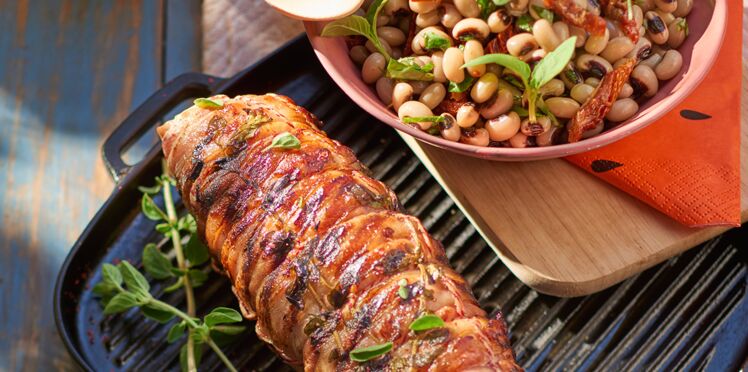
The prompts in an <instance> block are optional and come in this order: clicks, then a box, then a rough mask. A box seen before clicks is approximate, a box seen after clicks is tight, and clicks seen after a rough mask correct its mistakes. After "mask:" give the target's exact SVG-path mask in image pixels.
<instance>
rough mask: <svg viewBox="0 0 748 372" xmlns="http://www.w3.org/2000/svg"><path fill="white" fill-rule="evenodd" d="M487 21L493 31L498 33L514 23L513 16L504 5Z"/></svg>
mask: <svg viewBox="0 0 748 372" xmlns="http://www.w3.org/2000/svg"><path fill="white" fill-rule="evenodd" d="M487 23H488V28H489V29H490V30H491V32H493V33H495V34H498V33H500V32H504V30H506V29H507V28H509V26H511V25H512V16H510V15H509V12H508V11H507V10H506V8H503V7H502V8H499V10H497V11H494V12H493V13H491V14H490V15H489V16H488V20H487Z"/></svg>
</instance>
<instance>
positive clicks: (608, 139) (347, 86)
mask: <svg viewBox="0 0 748 372" xmlns="http://www.w3.org/2000/svg"><path fill="white" fill-rule="evenodd" d="M725 19H727V0H715V1H714V3H713V13H712V17H711V19H710V21H709V23H708V25H707V26H706V28H705V29H704V33H703V34H707V33H713V34H715V35H718V42H717V43H714V44H712V48H711V51H713V52H711V53H707V54H705V57H704V58H703V60H702V63H699V64H698V65H696V66H694V64H691V66H692V67H691V70H690V71H689V73H690V74H691V75H690V76H691V77H689V79H681V80H680V81H679V82H678V84H677V87H678V91H677V92H674V93H670V94H669V95H667V96H666V97H664V98H663V99H662V100H660V101H659V102H656V103H654V104H653V105H651V106H650V107H648V108H646V109H643V110H641V109H640V111H639V112H638V116H636V117H634V118H633V119H630V120H628V121H626V122H623V123H621V124H619V125H617V126H616V127H615V128H613V129H610V130H608V131H605V132H603V133H601V134H599V135H596V136H594V137H591V138H588V139H585V140H582V141H579V142H575V143H566V144H561V145H553V146H547V147H532V148H509V147H479V146H475V145H468V144H464V143H460V142H452V141H448V140H446V139H444V138H442V137H438V136H434V135H430V134H428V133H426V132H423V131H421V130H420V129H417V128H414V127H411V126H408V125H405V124H403V123H401V122H400V121H399V119H398V118H397V116H396V115H395V114H394V113H393V112H391V111H390V110H386V111H385V110H380V109H375V110H366V107H367V106H369V102H367V98H366V93H365V92H362V91H361V89H359V87H358V86H356V85H354V84H353V82H352V81H350V80H349V79H347V78H345V77H344V76H343V74H342V73H341V72H340V71H338V69H337V68H336V67H335V64H334V63H333V61H331V60H330V59H329V58H327V57H326V55H325V52H324V51H325V50H326V49H329V48H331V47H332V45H331V44H332V43H335V42H338V43H340V44H342V43H343V41H342V40H335V39H332V38H324V37H321V36H319V35H318V32H319V31H320V29H321V26H322V25H323V24H324V23H325V22H314V21H306V22H304V27H305V29H306V33H307V37H308V38H309V41H310V42H311V44H312V47H313V49H314V52H315V54H316V55H317V58H318V59H319V61H320V63H321V64H322V66H323V67H324V68H325V70H326V71H327V73H328V74H329V75H330V76H331V77H332V79H333V81H335V83H336V84H337V85H338V86H339V87H340V88H341V89H342V90H343V92H345V93H346V95H348V96H349V97H350V98H351V99H352V100H353V101H354V102H355V103H356V104H358V105H359V106H361V107H362V108H364V109H365V110H366V111H368V112H369V114H371V115H373V116H374V117H376V118H377V119H379V120H380V121H382V122H383V123H385V124H387V125H389V126H391V127H393V128H395V129H397V130H398V131H400V132H404V133H406V134H408V135H410V136H412V137H415V138H416V139H418V140H419V141H422V142H425V143H428V144H430V145H432V146H436V147H439V148H443V149H447V150H450V151H453V152H456V153H460V154H465V155H468V156H472V157H477V158H483V159H488V160H498V161H525V160H542V159H551V158H560V157H565V156H569V155H574V154H578V153H581V152H586V151H590V150H594V149H597V148H600V147H603V146H606V145H608V144H611V143H613V142H616V141H618V140H620V139H623V138H625V137H627V136H629V135H631V134H633V133H635V132H638V131H639V130H641V129H643V128H645V127H647V126H648V125H650V124H652V123H654V122H655V121H657V120H658V119H660V118H661V117H663V116H664V115H665V114H668V113H669V112H671V111H672V109H673V108H675V107H676V106H677V105H678V104H680V103H681V102H682V101H683V100H684V99H685V98H686V97H688V96H689V95H690V94H691V92H693V90H694V89H696V87H697V86H699V85H700V84H701V82H702V81H703V79H704V77H705V76H706V75H707V74H708V73H709V71H710V70H711V68H712V66H713V65H714V61H715V60H716V59H717V56H718V55H719V51H720V49H721V47H722V43H723V40H724V37H725V33H726V28H727V25H726V22H724V20H725ZM694 47H695V46H694ZM654 107H656V108H657V109H656V110H655V109H653V108H654Z"/></svg>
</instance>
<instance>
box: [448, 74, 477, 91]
mask: <svg viewBox="0 0 748 372" xmlns="http://www.w3.org/2000/svg"><path fill="white" fill-rule="evenodd" d="M474 80H475V79H473V77H472V76H469V75H468V76H465V80H463V81H462V82H461V83H455V82H454V81H450V82H449V87H448V88H447V90H448V91H450V92H452V93H462V92H464V91H466V90H468V88H470V87H471V86H472V85H473V81H474Z"/></svg>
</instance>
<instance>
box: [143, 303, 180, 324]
mask: <svg viewBox="0 0 748 372" xmlns="http://www.w3.org/2000/svg"><path fill="white" fill-rule="evenodd" d="M140 311H141V312H142V313H143V315H145V316H146V317H147V318H151V319H153V320H155V321H157V322H159V323H161V324H165V323H167V322H168V321H170V320H172V319H174V316H175V315H174V313H172V312H171V311H169V310H164V309H161V308H159V307H157V306H153V305H151V304H145V305H143V306H141V307H140Z"/></svg>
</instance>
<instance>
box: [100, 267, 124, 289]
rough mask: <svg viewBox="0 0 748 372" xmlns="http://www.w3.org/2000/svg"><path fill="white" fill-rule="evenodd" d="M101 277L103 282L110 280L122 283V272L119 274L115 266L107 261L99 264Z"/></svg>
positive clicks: (113, 282)
mask: <svg viewBox="0 0 748 372" xmlns="http://www.w3.org/2000/svg"><path fill="white" fill-rule="evenodd" d="M101 277H102V278H104V281H105V282H110V283H112V284H116V285H118V286H119V285H122V274H120V272H119V269H118V268H117V266H114V265H112V264H109V263H105V264H103V265H101Z"/></svg>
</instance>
